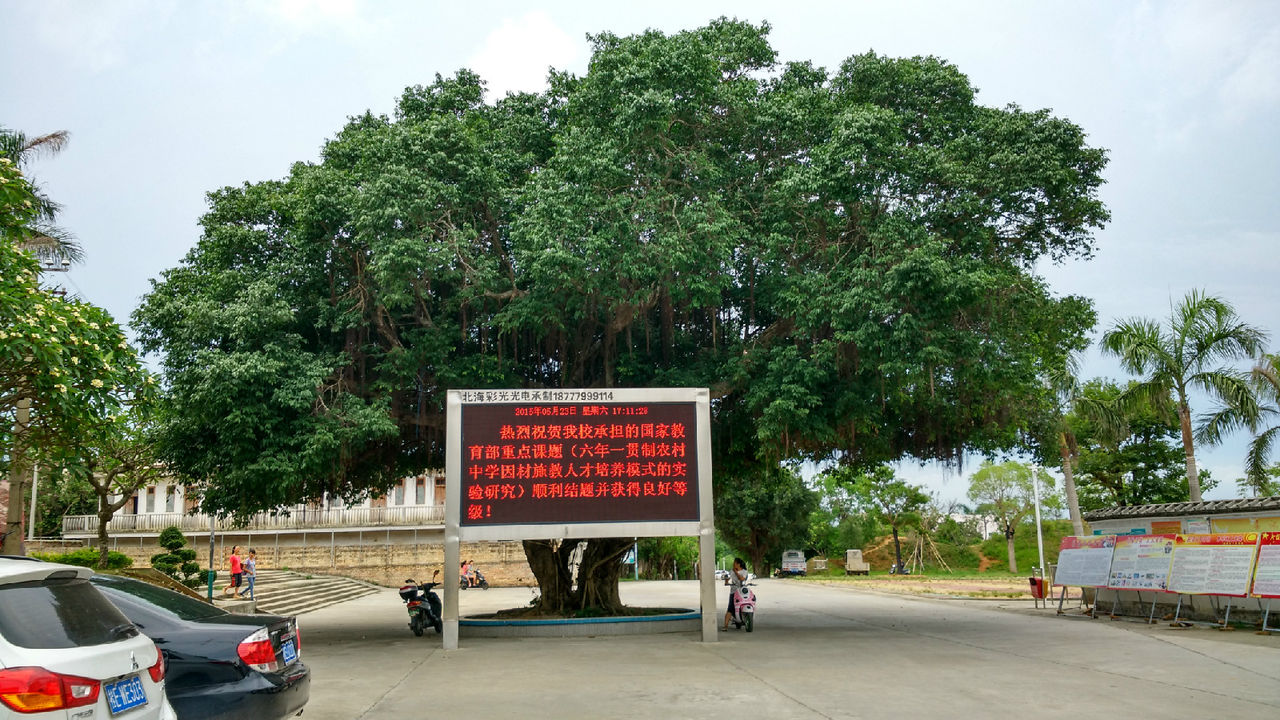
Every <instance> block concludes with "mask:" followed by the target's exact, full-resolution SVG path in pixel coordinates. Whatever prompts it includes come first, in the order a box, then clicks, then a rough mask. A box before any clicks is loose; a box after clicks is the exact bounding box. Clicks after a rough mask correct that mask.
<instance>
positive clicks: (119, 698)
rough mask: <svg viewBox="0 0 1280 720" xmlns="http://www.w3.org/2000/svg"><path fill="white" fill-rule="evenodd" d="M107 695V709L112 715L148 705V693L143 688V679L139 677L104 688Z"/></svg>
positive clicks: (108, 684) (119, 681) (109, 684)
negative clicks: (109, 709)
mask: <svg viewBox="0 0 1280 720" xmlns="http://www.w3.org/2000/svg"><path fill="white" fill-rule="evenodd" d="M103 690H104V692H106V695H107V707H109V708H111V714H112V715H115V714H116V713H120V712H124V711H125V710H128V709H129V708H135V707H138V706H139V705H146V704H147V691H146V689H145V688H143V687H142V679H141V678H140V677H138V676H137V675H134V676H133V677H130V678H125V679H124V680H118V681H116V682H113V683H107V684H106V685H104V686H103Z"/></svg>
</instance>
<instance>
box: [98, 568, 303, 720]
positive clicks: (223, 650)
mask: <svg viewBox="0 0 1280 720" xmlns="http://www.w3.org/2000/svg"><path fill="white" fill-rule="evenodd" d="M91 581H92V582H93V584H94V585H96V586H97V587H98V589H99V590H101V591H102V593H103V594H104V595H106V596H107V598H108V599H109V600H110V601H111V603H112V604H113V605H115V606H116V607H117V608H119V609H120V611H121V612H122V613H124V616H125V617H127V618H128V619H129V620H130V621H131V622H132V623H133V624H134V625H137V626H138V629H140V630H141V631H142V632H143V633H144V634H146V635H147V636H148V637H150V638H151V639H152V640H153V641H154V642H155V644H156V646H157V647H158V648H160V652H161V654H162V655H163V656H164V659H165V662H166V663H167V665H166V670H165V672H166V681H167V682H166V685H167V687H168V693H169V702H170V703H172V704H173V709H174V710H175V711H177V714H178V717H179V718H181V719H182V720H221V719H222V718H235V719H236V720H248V719H249V718H252V719H253V720H258V719H262V720H275V719H278V718H286V717H289V716H291V715H296V714H298V713H300V712H302V708H303V706H304V705H306V704H307V698H308V696H309V695H310V692H311V671H310V670H308V669H307V666H306V665H303V664H302V661H301V660H300V657H301V650H302V648H301V645H300V639H299V637H298V626H297V622H296V621H295V620H294V619H293V618H287V617H280V616H278V615H236V614H233V613H228V612H226V611H225V610H221V609H219V608H216V607H214V606H212V605H209V604H208V603H205V602H203V601H200V600H197V599H195V598H192V597H188V596H186V595H183V594H181V593H177V592H174V591H172V590H166V589H165V588H162V587H157V586H155V585H151V584H149V583H145V582H140V581H138V580H133V579H130V578H125V577H117V576H114V575H94V576H93V578H92V580H91Z"/></svg>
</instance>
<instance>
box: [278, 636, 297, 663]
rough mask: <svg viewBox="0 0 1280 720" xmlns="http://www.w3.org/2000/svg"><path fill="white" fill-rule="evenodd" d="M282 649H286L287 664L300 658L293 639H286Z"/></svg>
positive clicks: (285, 660) (285, 659) (285, 661)
mask: <svg viewBox="0 0 1280 720" xmlns="http://www.w3.org/2000/svg"><path fill="white" fill-rule="evenodd" d="M280 649H281V650H282V651H284V664H285V665H288V664H289V663H292V662H293V661H294V660H297V659H298V651H297V650H295V649H294V648H293V641H292V640H285V641H284V645H281V646H280Z"/></svg>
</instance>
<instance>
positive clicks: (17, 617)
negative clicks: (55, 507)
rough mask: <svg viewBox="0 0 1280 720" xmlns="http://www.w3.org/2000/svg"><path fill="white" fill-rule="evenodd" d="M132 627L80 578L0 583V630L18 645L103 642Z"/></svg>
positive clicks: (66, 645)
mask: <svg viewBox="0 0 1280 720" xmlns="http://www.w3.org/2000/svg"><path fill="white" fill-rule="evenodd" d="M137 634H138V629H137V628H135V627H134V626H133V623H131V622H129V620H128V619H127V618H125V616H124V615H122V614H121V613H120V611H119V610H117V609H116V606H115V605H112V604H111V603H110V602H109V601H108V600H107V599H106V598H105V597H103V595H102V593H100V592H98V589H97V588H95V587H94V586H93V585H90V584H89V581H88V580H85V579H84V578H80V577H76V576H74V575H73V576H72V577H59V576H58V575H57V573H55V574H54V575H51V576H49V577H48V578H45V579H44V580H33V581H28V582H21V583H13V584H10V585H0V635H2V636H4V639H5V640H8V641H9V642H11V643H13V644H14V645H17V646H19V647H24V648H33V649H55V648H73V647H82V646H85V645H103V644H105V643H111V642H116V641H117V640H123V639H125V638H131V637H134V636H136V635H137Z"/></svg>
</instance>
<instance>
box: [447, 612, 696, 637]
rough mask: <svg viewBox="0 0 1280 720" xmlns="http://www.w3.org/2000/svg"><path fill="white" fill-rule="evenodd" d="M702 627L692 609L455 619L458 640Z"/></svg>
mask: <svg viewBox="0 0 1280 720" xmlns="http://www.w3.org/2000/svg"><path fill="white" fill-rule="evenodd" d="M701 628H702V613H700V612H698V611H696V610H686V611H684V612H678V613H670V614H667V615H647V616H634V617H596V618H565V619H554V620H551V619H547V620H508V619H501V620H500V619H493V618H480V617H464V618H461V619H460V620H458V634H459V635H460V636H462V637H473V638H475V637H587V636H595V635H654V634H657V633H671V632H695V631H697V630H700V629H701Z"/></svg>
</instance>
